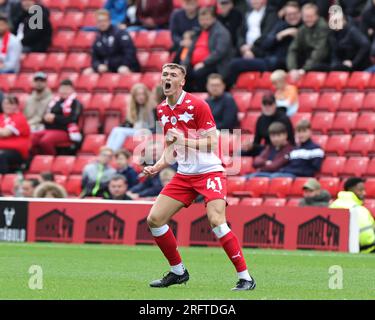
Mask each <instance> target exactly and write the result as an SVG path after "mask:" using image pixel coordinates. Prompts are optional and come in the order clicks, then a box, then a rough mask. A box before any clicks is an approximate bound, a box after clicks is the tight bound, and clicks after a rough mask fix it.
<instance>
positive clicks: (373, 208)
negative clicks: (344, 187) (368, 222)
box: [364, 199, 375, 218]
mask: <svg viewBox="0 0 375 320" xmlns="http://www.w3.org/2000/svg"><path fill="white" fill-rule="evenodd" d="M364 205H365V207H366V208H367V209H368V210H369V211H370V212H371V214H372V216H373V217H374V218H375V200H373V199H365V204H364Z"/></svg>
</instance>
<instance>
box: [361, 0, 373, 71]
mask: <svg viewBox="0 0 375 320" xmlns="http://www.w3.org/2000/svg"><path fill="white" fill-rule="evenodd" d="M361 29H362V32H363V33H364V34H365V35H366V36H367V37H368V38H369V39H370V40H371V41H372V46H371V54H370V55H371V57H372V58H373V63H375V0H372V1H371V5H370V6H369V8H368V9H366V10H365V11H364V12H363V14H362V22H361ZM374 71H375V70H374Z"/></svg>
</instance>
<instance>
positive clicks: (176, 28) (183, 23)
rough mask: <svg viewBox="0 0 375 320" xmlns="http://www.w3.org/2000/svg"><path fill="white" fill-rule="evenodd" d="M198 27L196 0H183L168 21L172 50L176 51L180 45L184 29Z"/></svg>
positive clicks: (188, 29)
mask: <svg viewBox="0 0 375 320" xmlns="http://www.w3.org/2000/svg"><path fill="white" fill-rule="evenodd" d="M198 27H199V22H198V1H197V0H183V1H182V8H181V9H176V10H174V11H173V13H172V14H171V18H170V21H169V30H171V35H172V41H173V50H174V51H176V50H178V48H179V47H180V46H181V40H182V37H183V35H184V33H185V32H186V31H190V30H193V29H194V28H198Z"/></svg>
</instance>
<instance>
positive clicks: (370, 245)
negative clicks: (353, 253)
mask: <svg viewBox="0 0 375 320" xmlns="http://www.w3.org/2000/svg"><path fill="white" fill-rule="evenodd" d="M365 196H366V190H365V181H364V180H363V179H362V178H357V177H353V178H348V179H347V180H346V181H345V183H344V191H340V192H339V194H338V195H337V199H336V200H335V201H333V202H332V203H331V205H330V206H329V207H330V208H332V209H351V210H355V212H356V213H357V219H358V226H359V247H360V251H361V252H362V253H370V252H371V253H375V220H374V217H373V216H372V214H371V212H370V211H369V210H368V209H367V208H366V207H364V206H363V202H364V200H365Z"/></svg>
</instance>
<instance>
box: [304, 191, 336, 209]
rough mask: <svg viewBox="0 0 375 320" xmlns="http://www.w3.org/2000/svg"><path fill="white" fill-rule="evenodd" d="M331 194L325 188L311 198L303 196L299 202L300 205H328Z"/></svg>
mask: <svg viewBox="0 0 375 320" xmlns="http://www.w3.org/2000/svg"><path fill="white" fill-rule="evenodd" d="M330 200H331V195H330V194H329V192H328V191H327V190H322V192H321V193H320V194H319V195H317V196H315V197H312V198H303V199H301V200H300V202H299V206H300V207H328V205H329V201H330Z"/></svg>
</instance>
